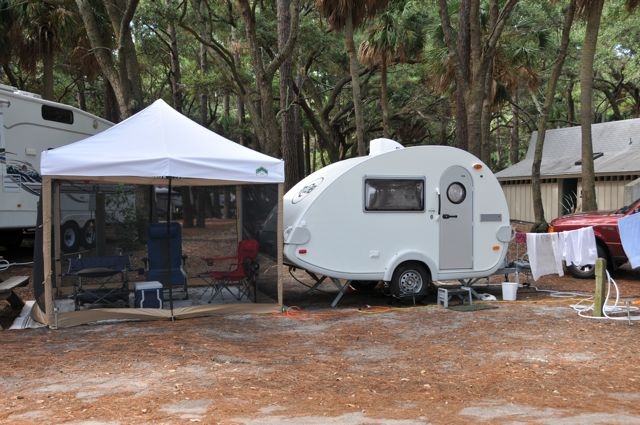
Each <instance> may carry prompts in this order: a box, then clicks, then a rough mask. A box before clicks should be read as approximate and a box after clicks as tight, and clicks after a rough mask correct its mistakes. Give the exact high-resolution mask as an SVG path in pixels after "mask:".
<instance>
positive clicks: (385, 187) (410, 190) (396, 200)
mask: <svg viewBox="0 0 640 425" xmlns="http://www.w3.org/2000/svg"><path fill="white" fill-rule="evenodd" d="M364 190H365V200H364V209H365V211H424V180H423V179H365V182H364Z"/></svg>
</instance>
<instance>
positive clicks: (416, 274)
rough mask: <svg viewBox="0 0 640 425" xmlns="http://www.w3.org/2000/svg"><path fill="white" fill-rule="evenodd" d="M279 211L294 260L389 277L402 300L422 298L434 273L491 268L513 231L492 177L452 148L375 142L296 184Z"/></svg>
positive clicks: (445, 276)
mask: <svg viewBox="0 0 640 425" xmlns="http://www.w3.org/2000/svg"><path fill="white" fill-rule="evenodd" d="M283 208H284V255H285V257H286V261H287V262H288V263H290V264H291V265H293V266H295V267H297V268H300V269H303V270H307V271H309V272H312V273H314V274H319V275H322V276H326V277H330V278H334V279H345V280H347V281H354V282H359V283H361V284H362V283H364V282H372V283H374V282H376V283H377V282H380V281H384V282H385V283H386V284H387V285H388V286H389V289H390V291H391V293H392V295H394V296H395V297H398V298H409V297H410V298H413V299H414V300H415V299H421V298H424V296H425V295H426V294H427V291H428V289H429V286H431V284H432V282H433V281H434V280H449V279H455V280H462V279H472V278H479V277H484V276H489V275H491V274H493V273H494V272H495V271H496V270H498V269H499V268H500V266H501V265H503V262H504V259H505V256H506V253H507V247H508V243H509V241H510V240H511V238H512V228H511V225H510V221H509V210H508V207H507V202H506V199H505V196H504V193H503V191H502V189H501V187H500V184H499V183H498V181H497V179H496V178H495V176H494V174H493V173H492V172H491V170H490V169H489V167H487V165H486V164H484V163H483V162H482V161H480V160H479V159H478V158H476V157H475V156H473V155H472V154H470V153H469V152H466V151H463V150H460V149H457V148H453V147H447V146H415V147H407V148H404V147H403V146H402V145H400V144H399V143H397V142H395V141H393V140H389V139H376V140H373V141H371V144H370V154H369V155H368V156H363V157H357V158H351V159H347V160H343V161H339V162H336V163H333V164H331V165H328V166H326V167H324V168H322V169H320V170H318V171H316V172H314V173H312V174H311V175H309V176H307V177H306V178H304V179H303V180H302V181H300V182H299V183H298V184H296V185H295V186H294V187H293V188H291V189H290V190H289V191H288V192H287V193H286V195H285V197H284V206H283Z"/></svg>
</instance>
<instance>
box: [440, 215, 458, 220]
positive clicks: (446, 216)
mask: <svg viewBox="0 0 640 425" xmlns="http://www.w3.org/2000/svg"><path fill="white" fill-rule="evenodd" d="M442 218H444V219H447V218H458V216H457V215H450V214H442Z"/></svg>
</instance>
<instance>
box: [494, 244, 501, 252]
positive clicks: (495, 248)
mask: <svg viewBox="0 0 640 425" xmlns="http://www.w3.org/2000/svg"><path fill="white" fill-rule="evenodd" d="M492 249H493V250H494V251H500V245H494V246H493V248H492Z"/></svg>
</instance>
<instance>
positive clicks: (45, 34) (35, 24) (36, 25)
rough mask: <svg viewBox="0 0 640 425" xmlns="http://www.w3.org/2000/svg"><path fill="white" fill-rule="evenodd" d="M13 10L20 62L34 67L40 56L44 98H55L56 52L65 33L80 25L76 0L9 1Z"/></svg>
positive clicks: (15, 40) (31, 68)
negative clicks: (74, 0)
mask: <svg viewBox="0 0 640 425" xmlns="http://www.w3.org/2000/svg"><path fill="white" fill-rule="evenodd" d="M7 6H8V7H10V8H13V10H14V15H13V16H14V18H15V19H14V21H13V27H14V29H13V31H12V33H13V35H14V36H16V37H15V38H14V39H13V43H15V46H16V47H17V48H16V50H17V52H18V55H19V61H20V63H21V64H22V65H23V66H24V67H25V68H26V69H28V70H31V71H35V70H36V69H37V65H38V59H39V60H40V62H41V68H40V69H39V71H40V72H41V73H42V87H41V88H40V93H41V95H42V97H43V98H45V99H49V100H54V94H53V71H54V65H55V54H56V51H57V50H59V49H60V46H61V44H62V43H63V40H64V39H65V36H66V35H67V34H69V33H70V32H72V31H75V29H76V28H77V27H78V25H77V22H78V19H77V15H76V14H75V13H74V11H73V10H74V8H73V0H61V1H59V2H44V1H38V0H30V1H20V2H18V1H9V2H8V4H7Z"/></svg>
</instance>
